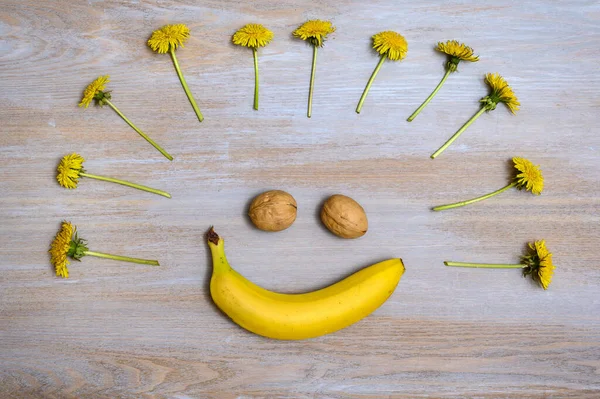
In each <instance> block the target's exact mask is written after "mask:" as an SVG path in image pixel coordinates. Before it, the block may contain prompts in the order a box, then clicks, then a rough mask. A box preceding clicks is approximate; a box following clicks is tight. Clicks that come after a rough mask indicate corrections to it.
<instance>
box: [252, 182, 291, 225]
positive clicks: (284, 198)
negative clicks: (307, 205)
mask: <svg viewBox="0 0 600 399" xmlns="http://www.w3.org/2000/svg"><path fill="white" fill-rule="evenodd" d="M297 208H298V207H297V205H296V200H295V199H294V197H292V196H291V195H290V194H288V193H286V192H285V191H281V190H272V191H266V192H264V193H262V194H260V195H258V196H256V197H255V198H254V200H252V203H251V204H250V209H249V210H248V216H250V220H252V223H254V225H255V226H256V227H258V228H259V229H261V230H265V231H281V230H285V229H287V228H288V227H290V226H291V225H292V223H294V220H296V211H297Z"/></svg>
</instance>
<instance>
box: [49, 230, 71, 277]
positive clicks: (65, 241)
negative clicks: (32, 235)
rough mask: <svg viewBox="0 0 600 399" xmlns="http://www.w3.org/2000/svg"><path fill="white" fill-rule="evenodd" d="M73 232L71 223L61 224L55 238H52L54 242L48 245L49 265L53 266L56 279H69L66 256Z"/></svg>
mask: <svg viewBox="0 0 600 399" xmlns="http://www.w3.org/2000/svg"><path fill="white" fill-rule="evenodd" d="M74 232H75V228H74V227H73V225H72V224H71V223H69V222H67V221H64V222H62V225H61V228H60V230H59V231H58V233H56V237H54V241H52V244H51V245H50V250H49V251H48V252H50V263H52V266H54V271H55V272H56V275H57V276H58V277H63V278H68V277H69V269H68V268H67V266H68V265H69V261H68V259H67V254H68V253H69V250H70V249H71V240H72V237H73V233H74Z"/></svg>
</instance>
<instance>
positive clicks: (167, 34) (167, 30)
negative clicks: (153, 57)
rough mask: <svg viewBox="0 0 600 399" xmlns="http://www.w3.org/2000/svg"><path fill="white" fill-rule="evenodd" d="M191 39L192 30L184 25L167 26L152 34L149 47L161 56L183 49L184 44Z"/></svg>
mask: <svg viewBox="0 0 600 399" xmlns="http://www.w3.org/2000/svg"><path fill="white" fill-rule="evenodd" d="M189 37H190V29H189V28H188V27H187V26H185V25H184V24H176V25H165V26H163V27H162V28H160V29H158V30H155V31H154V32H152V36H150V39H148V46H150V48H151V49H152V50H153V51H156V52H157V53H159V54H164V53H166V52H169V51H171V50H177V47H179V46H181V47H183V43H184V42H185V41H186V40H187V39H188V38H189Z"/></svg>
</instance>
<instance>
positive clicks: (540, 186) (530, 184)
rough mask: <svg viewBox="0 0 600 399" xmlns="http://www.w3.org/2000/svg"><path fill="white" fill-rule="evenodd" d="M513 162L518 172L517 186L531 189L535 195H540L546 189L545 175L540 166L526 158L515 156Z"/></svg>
mask: <svg viewBox="0 0 600 399" xmlns="http://www.w3.org/2000/svg"><path fill="white" fill-rule="evenodd" d="M513 162H514V164H515V169H517V170H518V171H519V172H520V173H518V174H517V175H516V177H515V181H516V184H515V185H516V187H517V188H518V189H519V190H521V189H523V188H524V189H526V190H527V191H531V192H532V193H533V194H535V195H540V194H541V193H542V191H543V190H544V177H543V176H542V171H541V170H540V167H539V166H536V165H534V164H532V163H531V162H530V161H528V160H527V159H525V158H519V157H514V158H513Z"/></svg>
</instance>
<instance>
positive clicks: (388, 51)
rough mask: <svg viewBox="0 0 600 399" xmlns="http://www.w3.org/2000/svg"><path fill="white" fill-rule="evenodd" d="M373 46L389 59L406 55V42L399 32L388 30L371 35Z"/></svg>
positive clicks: (396, 59) (396, 58) (397, 58)
mask: <svg viewBox="0 0 600 399" xmlns="http://www.w3.org/2000/svg"><path fill="white" fill-rule="evenodd" d="M373 48H374V49H375V50H376V51H377V52H378V53H379V54H381V55H385V56H387V58H389V59H390V60H392V61H398V60H401V59H403V58H404V57H406V53H407V51H408V43H407V42H406V39H405V38H404V36H402V35H401V34H399V33H396V32H393V31H391V30H388V31H385V32H379V33H378V34H376V35H374V36H373Z"/></svg>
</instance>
